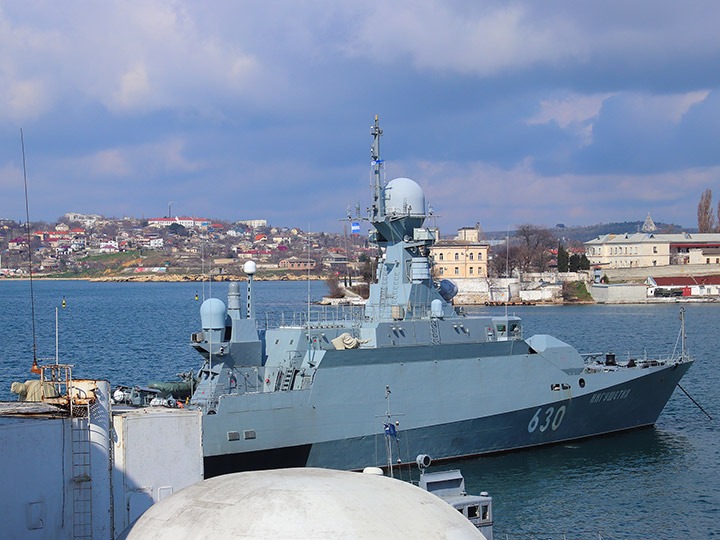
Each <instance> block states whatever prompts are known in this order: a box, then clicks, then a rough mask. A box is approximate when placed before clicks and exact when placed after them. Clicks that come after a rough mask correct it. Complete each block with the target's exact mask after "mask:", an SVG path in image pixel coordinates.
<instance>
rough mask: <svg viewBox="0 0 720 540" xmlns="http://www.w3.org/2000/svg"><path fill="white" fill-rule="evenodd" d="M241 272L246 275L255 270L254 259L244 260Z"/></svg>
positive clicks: (250, 274)
mask: <svg viewBox="0 0 720 540" xmlns="http://www.w3.org/2000/svg"><path fill="white" fill-rule="evenodd" d="M243 272H245V273H246V274H247V275H248V276H252V275H253V274H254V273H255V272H257V264H255V261H246V262H245V264H243Z"/></svg>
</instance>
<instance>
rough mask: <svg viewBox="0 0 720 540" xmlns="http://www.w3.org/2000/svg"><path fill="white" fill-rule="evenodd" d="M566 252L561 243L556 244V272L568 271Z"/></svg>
mask: <svg viewBox="0 0 720 540" xmlns="http://www.w3.org/2000/svg"><path fill="white" fill-rule="evenodd" d="M568 259H569V256H568V252H567V250H566V249H565V248H564V247H563V245H562V244H559V245H558V252H557V269H558V272H567V271H568Z"/></svg>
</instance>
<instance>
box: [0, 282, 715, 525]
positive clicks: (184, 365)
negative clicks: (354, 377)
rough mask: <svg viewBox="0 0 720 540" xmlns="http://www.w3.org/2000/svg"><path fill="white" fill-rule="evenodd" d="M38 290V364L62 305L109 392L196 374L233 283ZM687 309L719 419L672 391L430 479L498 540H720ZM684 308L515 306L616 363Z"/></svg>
mask: <svg viewBox="0 0 720 540" xmlns="http://www.w3.org/2000/svg"><path fill="white" fill-rule="evenodd" d="M33 288H34V293H35V294H34V310H35V332H34V333H35V343H36V355H37V357H38V358H47V359H48V360H43V362H45V363H47V362H54V361H55V356H56V339H55V325H56V308H57V321H58V328H59V339H58V348H57V354H58V357H59V361H60V363H69V364H74V365H75V367H74V368H73V375H74V376H75V377H79V378H84V377H87V378H104V379H108V380H110V381H111V383H112V384H113V386H114V385H118V384H144V383H148V382H151V381H163V380H173V379H175V377H176V374H177V373H179V372H183V371H188V370H190V369H195V370H197V368H198V367H199V365H200V362H199V359H200V356H199V355H198V354H197V353H196V352H195V351H194V350H193V349H191V347H190V345H189V342H190V334H191V333H192V332H196V331H199V330H200V316H199V308H200V304H201V303H202V300H203V298H205V297H209V296H215V297H218V298H221V299H223V300H225V299H226V298H227V290H228V284H227V283H213V284H209V283H204V284H203V283H91V282H86V281H45V280H42V281H40V280H36V281H34V284H33ZM241 288H244V284H243V286H241ZM29 291H30V285H29V282H28V281H10V280H6V281H0V368H1V369H2V372H1V373H2V375H0V400H14V399H15V398H16V396H14V395H13V394H11V393H10V385H11V383H12V382H13V381H25V380H26V379H28V378H33V377H34V376H32V375H31V374H30V371H29V370H30V367H31V365H32V358H33V324H32V317H31V311H32V306H31V299H30V292H29ZM254 292H255V298H256V300H257V315H258V317H257V318H258V320H259V321H260V322H261V323H263V324H264V322H265V320H267V321H268V323H269V324H271V325H272V324H276V323H278V322H280V320H282V317H283V316H284V317H285V321H286V322H288V321H289V319H290V318H291V317H292V315H291V313H293V312H304V311H306V309H307V303H308V299H309V301H310V302H315V301H316V300H318V299H319V298H320V297H321V296H322V295H323V294H325V293H326V292H327V289H326V286H325V284H324V283H323V282H317V281H312V282H310V283H309V285H308V283H307V282H263V281H258V282H256V283H255V291H254ZM196 297H197V300H196ZM63 301H64V302H65V307H62V306H63ZM682 305H683V306H684V307H685V310H686V331H687V343H688V349H689V351H690V352H691V354H693V355H694V356H695V358H696V362H695V364H694V365H693V367H692V368H691V369H690V371H689V372H688V374H687V375H686V376H685V377H684V378H683V380H682V381H681V383H680V384H681V385H682V386H683V388H685V389H686V390H687V391H688V392H689V393H690V394H691V395H692V396H693V397H694V398H695V400H696V401H697V402H698V403H699V404H700V405H702V406H703V408H704V409H705V410H706V411H707V412H708V413H709V414H710V415H711V416H712V417H713V420H709V419H708V418H707V417H706V416H705V415H704V414H703V413H702V412H701V411H700V410H699V409H698V408H697V407H696V406H695V405H694V404H693V403H692V401H691V400H690V399H689V398H688V397H686V395H685V394H684V393H683V392H681V391H680V389H676V390H675V393H674V395H673V396H672V398H671V399H670V401H669V403H668V405H667V406H666V408H665V410H664V411H663V413H662V414H661V416H660V419H659V420H658V422H657V424H656V425H655V427H654V428H649V429H641V430H637V431H631V432H626V433H621V434H615V435H609V436H605V437H596V438H593V439H589V440H584V441H576V442H571V443H565V444H558V445H554V446H547V447H542V448H534V449H528V450H521V451H516V452H510V453H505V454H501V455H494V456H486V457H480V458H474V459H467V460H461V461H456V462H453V463H450V464H442V465H438V466H437V468H435V470H438V469H447V468H460V469H461V471H462V472H463V475H464V476H465V480H466V488H467V491H468V492H469V493H479V492H480V491H488V492H490V494H491V495H492V496H493V498H494V510H495V537H496V538H498V539H504V538H506V537H507V538H508V539H530V538H535V539H542V538H548V539H562V538H567V539H580V538H586V539H598V538H605V539H613V538H615V539H631V538H662V539H664V538H667V539H670V538H673V539H674V538H690V539H702V538H718V537H720V429H719V428H718V420H717V419H719V418H720V390H719V388H718V387H719V385H720V377H719V375H720V367H719V366H718V362H719V359H718V349H720V304H717V303H708V304H682ZM680 307H681V305H680V304H675V303H671V304H661V305H624V306H618V305H614V306H601V305H578V306H518V307H514V308H513V307H511V308H509V312H510V314H513V313H514V314H516V315H519V316H520V317H522V318H523V324H524V335H525V337H529V336H531V335H533V334H538V333H547V334H551V335H554V336H555V337H558V338H559V339H562V340H564V341H566V342H568V343H570V344H572V345H574V346H575V347H577V348H578V349H579V350H580V352H598V353H600V352H605V351H614V352H615V353H616V354H617V356H618V359H622V358H623V357H624V356H625V357H627V355H628V354H632V355H633V356H634V357H638V356H642V355H643V354H645V353H647V355H648V357H651V356H653V355H655V354H667V353H670V352H672V351H673V349H674V348H676V347H679V344H678V342H677V337H678V330H679V328H680V321H679V319H678V314H679V310H680ZM468 311H472V312H474V313H486V314H496V315H502V314H504V313H505V309H504V308H485V307H480V308H470V309H468ZM519 390H520V391H521V390H522V389H519ZM379 429H380V428H379ZM400 436H401V437H402V432H401V433H400Z"/></svg>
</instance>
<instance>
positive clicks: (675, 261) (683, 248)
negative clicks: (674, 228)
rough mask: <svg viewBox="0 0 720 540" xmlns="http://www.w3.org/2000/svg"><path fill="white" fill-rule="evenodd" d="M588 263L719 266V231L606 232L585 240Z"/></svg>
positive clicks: (627, 266)
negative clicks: (672, 232) (670, 232)
mask: <svg viewBox="0 0 720 540" xmlns="http://www.w3.org/2000/svg"><path fill="white" fill-rule="evenodd" d="M585 254H586V255H587V258H588V260H589V261H590V264H591V265H593V266H598V265H599V266H602V267H604V268H638V267H656V266H668V265H685V264H714V265H718V267H720V234H717V233H702V234H701V233H693V234H689V233H681V234H655V233H634V234H630V233H625V234H606V235H604V236H599V237H598V238H595V239H593V240H590V241H588V242H585Z"/></svg>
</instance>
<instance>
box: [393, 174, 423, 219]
mask: <svg viewBox="0 0 720 540" xmlns="http://www.w3.org/2000/svg"><path fill="white" fill-rule="evenodd" d="M385 212H386V213H387V214H405V215H409V216H424V215H425V194H424V193H423V190H422V188H421V187H420V186H419V185H418V183H417V182H415V181H414V180H410V179H409V178H395V179H394V180H390V182H388V185H387V186H385Z"/></svg>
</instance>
